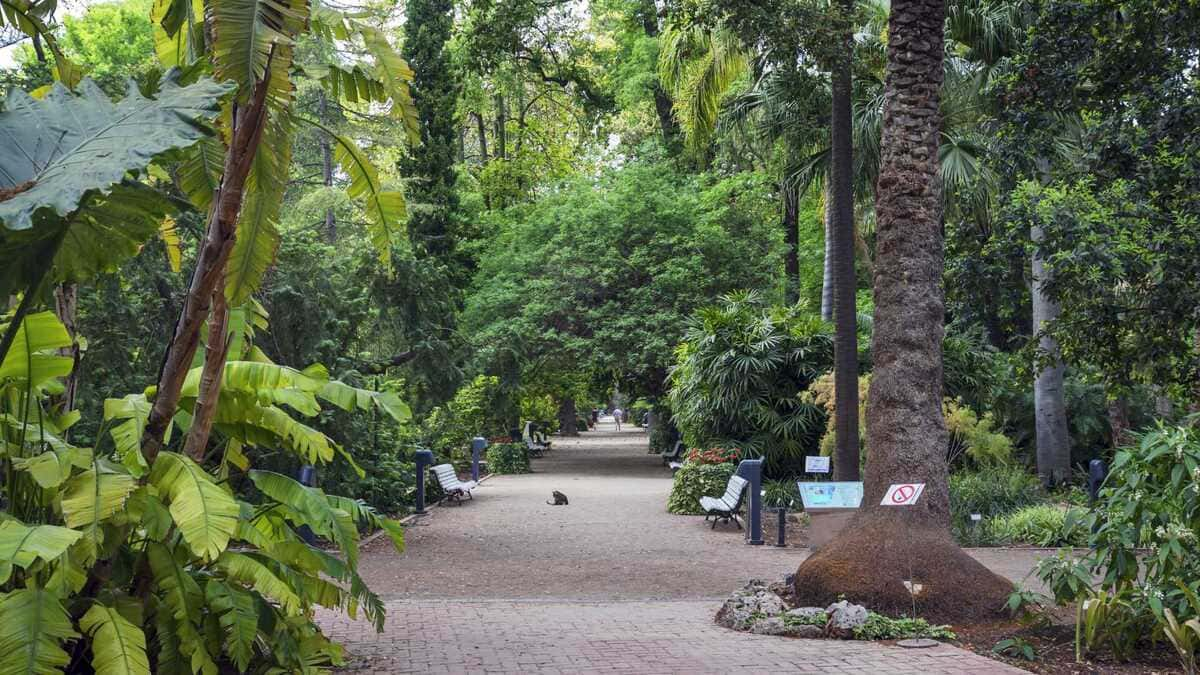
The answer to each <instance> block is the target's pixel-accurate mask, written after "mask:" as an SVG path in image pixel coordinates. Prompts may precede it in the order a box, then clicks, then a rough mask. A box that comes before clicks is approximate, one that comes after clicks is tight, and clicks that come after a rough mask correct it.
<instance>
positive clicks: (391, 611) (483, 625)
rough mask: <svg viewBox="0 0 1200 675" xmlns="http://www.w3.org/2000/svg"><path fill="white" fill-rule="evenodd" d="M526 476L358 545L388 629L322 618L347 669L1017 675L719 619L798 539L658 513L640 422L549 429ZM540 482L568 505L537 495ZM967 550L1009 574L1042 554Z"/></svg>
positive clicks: (658, 484) (659, 488) (660, 478)
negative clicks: (754, 629) (758, 538)
mask: <svg viewBox="0 0 1200 675" xmlns="http://www.w3.org/2000/svg"><path fill="white" fill-rule="evenodd" d="M534 470H535V473H532V474H528V475H522V476H495V477H492V478H490V479H488V480H486V481H485V482H484V483H483V484H482V485H480V487H479V488H478V489H477V490H476V491H475V499H474V500H473V501H468V502H465V503H464V504H463V505H462V506H447V507H432V508H431V509H430V515H428V516H425V517H424V518H421V519H420V520H418V521H417V522H416V523H414V524H413V525H412V526H410V527H409V528H408V530H407V533H406V537H407V550H406V551H405V552H404V553H403V554H397V553H396V552H395V551H394V550H392V549H391V546H390V545H389V544H387V543H386V542H383V541H377V542H375V543H374V544H372V545H371V546H369V547H368V549H367V551H366V552H365V553H364V555H363V556H362V560H361V562H360V572H361V573H362V576H363V577H364V579H365V580H366V581H367V584H368V585H369V586H370V587H371V588H372V589H373V590H375V591H376V592H377V593H379V594H380V595H381V596H382V597H383V599H384V600H385V601H386V602H387V605H388V628H387V631H386V632H385V633H384V634H382V635H376V634H374V633H373V632H371V631H370V630H369V629H368V628H367V627H366V625H365V624H361V623H354V622H351V621H349V620H348V619H347V618H345V617H340V616H337V615H334V614H332V613H328V612H321V613H319V614H318V620H319V621H320V622H321V624H322V625H323V626H324V627H325V629H326V630H327V631H328V632H329V633H330V635H331V636H333V637H335V638H336V639H339V640H340V641H342V642H343V643H344V644H346V645H347V647H348V650H349V653H350V654H351V656H352V658H353V659H354V661H353V664H354V669H356V670H370V671H373V672H380V673H384V672H512V673H534V672H536V673H555V672H598V671H614V670H624V671H626V672H688V673H695V672H731V671H738V670H746V669H754V670H758V671H760V672H785V671H786V672H800V671H803V672H824V673H849V672H881V671H884V672H888V673H910V672H911V673H959V672H979V673H991V672H997V673H999V672H1020V671H1013V670H1010V669H1007V667H1006V666H1004V665H1002V664H999V663H997V662H995V661H991V660H990V659H986V658H983V657H979V656H975V655H973V654H970V653H968V652H965V651H962V650H958V649H954V648H950V647H944V648H938V649H935V650H928V651H919V652H918V651H911V650H901V649H899V648H896V647H888V646H884V645H881V644H875V643H848V642H835V641H824V640H790V639H784V638H768V637H763V636H756V635H748V634H744V633H736V632H733V631H728V630H724V629H720V628H718V627H716V626H715V625H714V624H713V623H712V616H713V614H714V613H715V611H716V609H717V607H719V603H720V599H722V598H724V597H726V596H727V595H728V594H729V593H730V592H731V591H732V590H733V589H735V588H738V587H740V586H742V585H743V584H744V583H745V582H746V580H747V579H750V578H761V579H766V580H775V579H779V578H782V577H783V576H784V575H785V574H787V573H789V572H792V571H794V570H795V569H796V567H797V566H798V565H799V564H800V562H801V561H802V560H803V559H804V557H805V556H806V555H807V549H803V548H775V547H773V546H769V545H767V546H747V545H746V544H745V543H744V539H743V534H742V532H741V531H740V530H737V529H736V528H732V527H728V526H720V525H719V526H717V529H716V530H715V531H714V530H710V529H709V526H708V523H706V522H704V519H703V517H702V516H676V515H671V514H668V513H667V512H666V498H667V494H668V493H669V492H670V488H671V472H670V470H669V469H667V468H665V467H664V466H663V465H662V461H661V459H660V458H659V457H658V456H657V455H651V454H647V438H646V435H645V434H644V433H643V432H642V431H641V430H640V429H636V428H634V427H629V426H627V427H626V428H625V430H623V431H621V432H617V431H616V430H615V428H614V427H613V425H612V424H611V422H609V423H607V424H605V423H603V422H602V423H601V425H600V428H599V430H597V431H592V432H586V433H584V434H583V435H582V436H581V437H579V438H576V439H566V438H555V439H554V450H552V451H551V452H549V453H548V454H547V456H546V457H544V458H542V459H536V460H534ZM552 490H559V491H561V492H563V493H565V494H566V495H567V497H568V498H569V499H570V504H569V505H567V506H550V505H548V504H546V501H547V500H548V499H550V493H551V491H552ZM764 524H765V525H773V524H774V523H773V520H770V519H768V520H767V521H766V522H765V523H764ZM765 534H766V535H767V537H768V538H769V537H770V536H771V535H772V534H773V533H772V532H766V533H765ZM973 554H974V555H976V557H977V558H979V559H980V560H981V561H983V562H984V563H985V564H987V565H988V566H989V567H991V568H992V569H994V570H996V571H997V572H1000V573H1001V574H1005V575H1006V576H1009V577H1010V578H1019V577H1022V576H1024V575H1025V573H1026V571H1028V570H1029V569H1030V568H1031V567H1032V565H1033V562H1034V561H1035V559H1036V558H1037V557H1038V556H1040V555H1045V554H1046V553H1045V552H1044V551H998V550H995V549H991V550H981V551H979V552H975V553H973Z"/></svg>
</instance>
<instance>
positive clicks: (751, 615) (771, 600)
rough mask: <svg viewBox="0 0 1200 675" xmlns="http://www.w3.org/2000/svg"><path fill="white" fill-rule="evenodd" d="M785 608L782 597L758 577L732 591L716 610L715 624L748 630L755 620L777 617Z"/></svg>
mask: <svg viewBox="0 0 1200 675" xmlns="http://www.w3.org/2000/svg"><path fill="white" fill-rule="evenodd" d="M786 610H787V606H786V605H784V603H783V599H782V598H780V597H779V596H778V595H775V594H774V593H772V592H771V590H770V589H769V588H767V585H766V584H765V583H763V582H762V581H760V580H758V579H751V580H750V583H748V584H746V585H745V586H743V587H742V588H740V589H738V590H736V591H734V592H733V595H731V596H729V599H728V600H726V601H725V604H723V605H721V609H720V610H718V611H717V619H716V620H717V625H719V626H724V627H725V628H732V629H733V630H742V631H744V630H750V628H751V626H753V625H754V623H755V620H759V619H763V618H771V617H777V616H779V615H780V614H783V613H784V611H786Z"/></svg>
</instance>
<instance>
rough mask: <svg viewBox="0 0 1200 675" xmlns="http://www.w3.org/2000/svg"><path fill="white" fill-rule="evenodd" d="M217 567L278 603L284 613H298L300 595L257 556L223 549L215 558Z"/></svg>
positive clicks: (233, 578)
mask: <svg viewBox="0 0 1200 675" xmlns="http://www.w3.org/2000/svg"><path fill="white" fill-rule="evenodd" d="M217 567H219V568H220V569H221V570H222V571H223V572H225V574H227V575H229V578H230V579H232V580H234V581H237V582H239V583H242V584H245V585H246V586H248V587H250V588H253V589H254V590H255V591H257V592H258V593H260V594H261V595H262V596H263V597H266V598H270V599H271V600H274V601H275V602H277V603H279V607H280V609H282V610H283V611H284V613H286V614H291V615H296V614H299V613H300V611H301V610H300V605H301V602H300V596H298V595H296V592H295V591H293V590H292V588H291V586H289V585H288V584H287V583H286V582H285V581H283V580H282V579H280V578H279V577H277V576H275V573H274V572H272V571H271V569H270V568H269V567H267V566H266V565H265V564H264V563H263V562H262V561H261V560H259V559H258V558H257V557H255V556H253V555H250V554H246V553H234V552H233V551H225V552H224V553H222V554H221V557H219V558H217Z"/></svg>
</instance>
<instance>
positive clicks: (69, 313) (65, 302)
mask: <svg viewBox="0 0 1200 675" xmlns="http://www.w3.org/2000/svg"><path fill="white" fill-rule="evenodd" d="M78 291H79V287H78V286H76V285H75V284H63V285H60V286H59V287H58V288H55V289H54V314H55V316H57V317H58V320H59V321H61V322H62V325H63V327H65V328H66V329H67V335H70V336H71V346H70V347H66V348H63V349H61V350H59V353H60V354H62V355H63V356H69V357H71V364H72V365H71V374H70V375H67V379H66V382H64V383H63V392H62V393H61V394H59V395H57V396H55V397H54V407H55V408H56V410H57V412H58V414H60V415H61V414H63V413H66V412H70V411H72V410H74V409H75V395H76V393H77V392H78V391H79V357H80V351H79V338H78V336H79V326H78V324H77V321H76V319H77V316H78V313H79V302H78V298H79V293H78ZM69 431H70V430H68V432H69Z"/></svg>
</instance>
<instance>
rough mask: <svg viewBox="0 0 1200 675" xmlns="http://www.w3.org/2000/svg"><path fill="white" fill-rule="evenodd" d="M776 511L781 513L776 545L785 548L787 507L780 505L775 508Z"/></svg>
mask: <svg viewBox="0 0 1200 675" xmlns="http://www.w3.org/2000/svg"><path fill="white" fill-rule="evenodd" d="M775 513H777V514H779V535H778V539H776V541H775V545H776V546H778V547H780V548H783V547H785V546H787V507H786V506H778V507H776V508H775Z"/></svg>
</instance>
